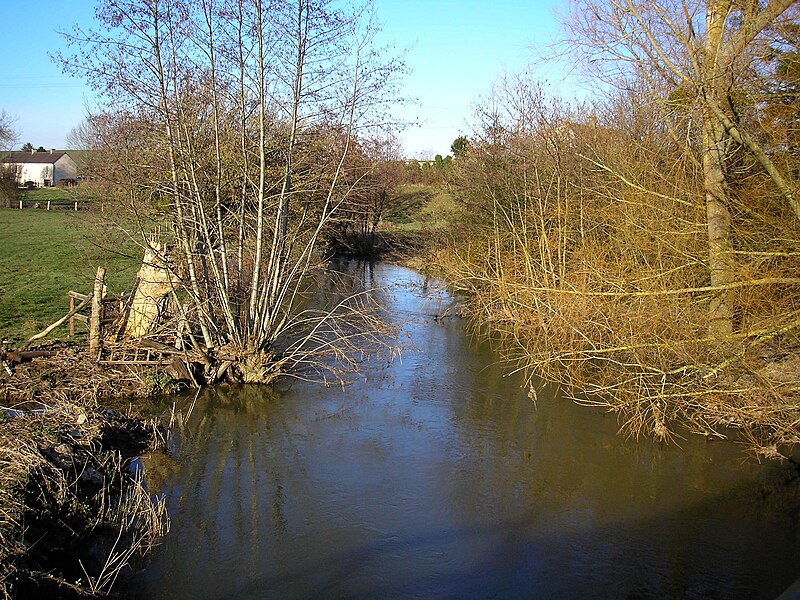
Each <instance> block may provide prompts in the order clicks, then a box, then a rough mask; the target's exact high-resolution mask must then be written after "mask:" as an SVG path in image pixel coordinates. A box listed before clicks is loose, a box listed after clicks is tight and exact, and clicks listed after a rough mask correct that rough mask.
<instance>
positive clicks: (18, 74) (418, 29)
mask: <svg viewBox="0 0 800 600" xmlns="http://www.w3.org/2000/svg"><path fill="white" fill-rule="evenodd" d="M3 4H4V6H3V8H2V18H0V56H3V57H4V60H3V67H2V69H0V110H5V111H6V112H7V113H9V114H11V115H12V116H13V117H15V118H16V130H17V132H18V134H19V136H18V143H17V148H18V147H19V146H21V145H22V144H23V143H25V142H31V143H32V144H33V145H34V146H44V147H46V148H64V147H65V137H66V135H67V133H68V132H69V130H70V129H71V128H72V127H74V126H75V125H77V124H78V123H79V122H80V121H81V120H82V118H83V115H84V114H85V111H86V106H91V104H92V96H91V92H90V91H89V90H88V89H87V88H86V87H85V86H84V85H83V83H82V82H81V81H79V80H75V79H72V78H70V77H68V76H66V75H62V74H61V69H60V67H58V66H57V65H55V64H54V63H53V62H52V61H51V60H50V58H49V56H48V51H52V50H54V49H58V48H60V47H61V45H62V39H61V37H60V36H59V35H58V34H57V32H56V30H57V29H59V28H61V29H67V28H69V27H70V26H71V25H72V24H73V23H80V24H81V25H83V26H91V24H92V23H93V20H94V2H93V1H92V0H36V2H16V1H10V2H4V3H3ZM564 5H565V2H557V1H555V0H522V1H512V0H436V1H429V0H375V10H376V13H377V15H378V18H379V19H380V20H381V21H383V23H384V25H383V34H382V42H383V43H385V44H392V45H394V46H395V47H396V48H397V49H402V48H409V50H408V53H407V55H406V64H407V66H408V67H409V69H410V73H409V74H408V75H407V76H406V78H405V79H404V89H403V94H404V95H405V96H407V97H411V98H416V99H417V101H418V104H417V105H416V106H407V107H404V108H403V109H402V110H401V111H399V114H400V116H401V118H403V119H404V120H408V121H417V122H419V126H418V127H413V126H412V127H409V128H408V129H407V130H406V131H405V132H404V133H403V134H402V136H401V140H402V142H403V146H404V149H405V153H406V155H407V156H409V157H426V158H427V157H432V156H433V155H435V154H442V155H445V154H448V153H449V152H450V144H451V143H452V142H453V140H454V139H455V138H456V137H457V136H458V135H459V134H462V133H463V134H467V135H468V134H469V132H470V122H471V116H472V112H473V106H474V103H475V102H476V101H477V99H478V98H479V97H480V96H481V95H483V94H485V93H487V92H488V90H489V88H490V87H491V85H492V82H493V81H494V80H495V79H496V78H497V77H498V76H499V75H501V74H502V73H503V72H504V71H508V72H515V71H518V70H520V69H522V68H523V67H525V66H526V65H527V64H528V62H529V61H530V60H531V59H532V58H533V56H534V48H536V47H538V46H540V45H542V44H545V43H547V42H548V41H549V40H550V39H551V38H553V37H554V36H555V35H556V34H557V32H558V25H557V22H556V18H555V14H554V11H555V10H556V9H561V8H563V7H564Z"/></svg>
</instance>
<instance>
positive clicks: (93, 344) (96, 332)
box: [89, 267, 106, 355]
mask: <svg viewBox="0 0 800 600" xmlns="http://www.w3.org/2000/svg"><path fill="white" fill-rule="evenodd" d="M105 287H106V268H105V267H97V276H96V277H95V278H94V296H93V297H92V316H91V317H90V319H89V352H90V353H91V354H93V355H95V354H97V353H98V352H99V350H100V333H101V328H102V323H103V290H104V289H105Z"/></svg>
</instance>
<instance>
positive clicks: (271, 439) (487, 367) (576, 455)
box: [124, 264, 800, 600]
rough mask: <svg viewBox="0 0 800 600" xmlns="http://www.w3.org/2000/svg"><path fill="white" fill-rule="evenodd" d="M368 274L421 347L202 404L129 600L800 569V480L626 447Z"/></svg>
mask: <svg viewBox="0 0 800 600" xmlns="http://www.w3.org/2000/svg"><path fill="white" fill-rule="evenodd" d="M352 267H353V265H352V264H351V268H352ZM359 268H360V269H361V270H362V273H363V274H364V275H365V279H366V281H367V283H368V285H373V286H376V287H382V288H385V291H384V292H383V295H384V300H385V302H386V305H387V308H388V309H389V311H390V314H391V315H392V319H393V320H395V322H396V323H397V324H398V325H399V326H400V328H401V334H400V340H401V341H403V342H404V345H405V346H406V348H405V350H404V351H403V353H402V356H401V357H399V358H396V359H395V360H394V361H387V360H385V359H380V360H378V359H374V360H371V361H368V362H367V363H366V364H365V365H364V373H363V377H362V378H361V379H360V380H359V381H357V382H356V383H354V384H352V385H350V386H348V387H345V388H325V387H323V386H320V385H315V384H306V383H295V384H293V385H291V386H286V389H283V390H273V391H270V390H269V389H266V388H263V387H250V386H241V387H218V388H215V389H209V390H206V391H204V392H203V393H202V394H200V395H199V397H198V398H197V400H196V403H195V405H194V407H193V410H192V413H191V417H190V418H189V420H188V422H187V424H186V426H185V427H184V428H183V430H181V431H180V432H179V433H178V434H176V436H175V438H174V439H173V443H172V446H171V458H169V459H167V460H161V461H157V462H156V461H154V462H153V464H152V465H148V468H150V469H151V481H154V480H156V479H158V480H159V481H158V483H157V484H152V483H151V485H158V487H159V488H160V489H159V492H160V493H163V494H165V495H166V498H167V501H168V506H169V511H170V514H171V518H172V530H171V532H170V533H169V535H168V536H167V537H166V539H165V540H164V543H163V544H162V545H161V546H160V547H159V548H158V549H157V550H156V551H155V553H154V556H153V557H152V560H151V561H150V562H149V564H148V566H147V568H146V570H145V571H144V572H143V573H141V574H139V575H137V576H136V577H135V578H134V579H132V580H130V581H126V582H124V588H125V589H126V595H127V596H128V597H129V598H132V599H145V598H147V599H157V598H164V599H167V598H169V599H171V600H179V599H192V600H201V599H209V600H211V599H214V600H221V599H225V598H241V599H255V598H259V599H260V598H281V599H284V598H620V599H634V598H725V599H736V598H747V599H753V598H755V599H757V598H774V597H775V596H777V595H778V594H780V592H781V591H782V590H783V589H785V588H786V587H788V586H789V585H790V584H791V582H792V581H794V580H795V579H796V578H797V577H798V576H800V553H799V552H798V550H800V526H799V524H798V521H799V519H798V516H799V514H800V502H798V499H800V493H799V489H800V488H799V487H798V486H799V485H800V482H796V481H795V477H796V476H797V473H796V471H795V470H794V469H793V468H791V467H790V466H786V465H780V464H776V463H767V464H762V465H759V464H757V463H756V462H755V461H754V460H752V459H749V458H746V457H745V455H744V454H743V450H742V448H741V447H740V446H737V445H735V444H732V443H728V442H707V441H705V440H704V439H701V438H699V437H696V436H695V437H687V438H686V439H682V440H680V441H679V445H662V444H657V443H653V442H651V441H649V440H639V441H638V442H637V441H635V440H630V439H625V438H624V437H621V436H619V435H617V429H618V423H617V421H616V417H615V416H613V415H608V414H604V413H602V412H599V411H597V410H593V409H588V408H585V407H579V406H577V405H575V404H574V403H572V402H570V401H568V400H565V399H563V398H560V397H559V396H558V395H557V394H556V393H554V392H553V391H552V390H548V389H547V388H546V387H542V389H541V390H539V391H538V398H537V399H536V401H535V402H534V401H533V400H531V399H530V398H529V397H528V394H527V391H526V390H524V389H522V388H521V387H520V385H521V379H520V378H519V377H517V376H505V374H506V370H505V369H504V368H503V366H502V365H499V364H497V357H496V356H495V355H493V354H492V352H491V350H490V349H489V348H488V347H487V345H486V344H482V343H478V342H476V341H474V340H472V339H471V338H470V337H469V336H467V335H466V334H465V332H464V324H463V322H461V321H460V320H459V319H457V318H445V319H442V320H436V319H434V318H433V316H434V315H435V314H437V313H438V312H439V311H441V310H442V308H443V307H445V306H447V305H449V304H450V303H451V302H452V298H451V297H450V295H449V294H448V293H447V292H446V291H444V290H442V289H441V288H440V287H435V286H431V285H429V284H428V282H426V281H425V280H424V279H423V278H422V276H421V275H419V274H417V273H415V272H413V271H410V270H407V269H404V268H401V267H397V266H392V265H388V264H375V265H365V264H361V266H360V267H359ZM191 402H192V398H191V397H187V398H185V399H182V400H181V401H180V404H181V406H179V408H180V409H181V410H182V411H183V412H184V413H185V412H186V411H187V410H188V409H187V407H188V405H189V404H190V403H191Z"/></svg>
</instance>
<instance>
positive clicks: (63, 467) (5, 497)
mask: <svg viewBox="0 0 800 600" xmlns="http://www.w3.org/2000/svg"><path fill="white" fill-rule="evenodd" d="M53 400H54V402H53V403H51V404H46V405H45V404H41V403H26V404H25V405H24V407H17V408H4V409H3V413H2V417H0V419H1V420H2V427H0V597H2V598H22V597H31V598H32V597H36V598H69V597H76V598H77V597H86V596H89V595H96V594H97V595H101V594H104V593H106V592H108V591H109V590H110V589H111V587H112V586H113V585H114V583H115V581H116V579H117V577H118V575H119V574H120V573H121V572H122V571H124V570H125V569H126V568H128V567H129V566H130V564H131V563H132V562H134V561H135V560H136V559H137V558H139V557H143V556H144V555H145V554H147V552H148V551H149V550H150V549H151V548H152V546H153V545H154V544H157V543H158V541H159V539H160V537H161V536H162V535H163V534H164V533H166V531H167V529H168V523H169V522H168V518H167V515H166V510H165V506H164V503H163V500H156V501H154V500H153V499H152V498H151V497H150V494H149V493H148V492H147V491H146V490H145V489H144V487H143V484H142V481H141V474H137V473H133V472H132V471H131V470H130V464H129V460H130V459H131V458H132V457H134V456H136V455H137V454H140V453H141V452H143V451H144V450H145V449H147V448H149V447H151V446H152V444H153V443H154V441H155V439H156V438H154V434H155V433H156V431H155V430H154V429H153V428H152V427H147V426H144V425H143V424H142V422H141V421H140V420H137V419H131V418H127V417H124V416H122V415H119V414H117V413H114V412H113V411H102V410H100V409H98V408H96V407H92V406H91V405H89V404H86V403H79V402H74V401H72V400H71V399H70V398H69V394H68V393H64V394H63V395H59V397H58V398H54V399H53Z"/></svg>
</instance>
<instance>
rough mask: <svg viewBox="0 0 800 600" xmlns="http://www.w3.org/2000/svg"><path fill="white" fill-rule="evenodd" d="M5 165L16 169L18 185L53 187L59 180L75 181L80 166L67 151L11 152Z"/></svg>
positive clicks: (4, 158)
mask: <svg viewBox="0 0 800 600" xmlns="http://www.w3.org/2000/svg"><path fill="white" fill-rule="evenodd" d="M3 166H5V167H7V168H12V169H14V179H16V181H17V185H20V186H31V185H32V186H34V187H52V186H54V185H56V184H57V183H58V182H59V181H63V180H65V179H66V180H69V181H74V180H75V179H76V178H77V176H78V167H77V166H76V165H75V161H74V160H72V159H71V158H70V157H69V155H68V154H67V153H66V152H57V151H55V150H50V151H49V152H35V151H31V152H9V153H8V154H7V155H6V156H4V157H3Z"/></svg>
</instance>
